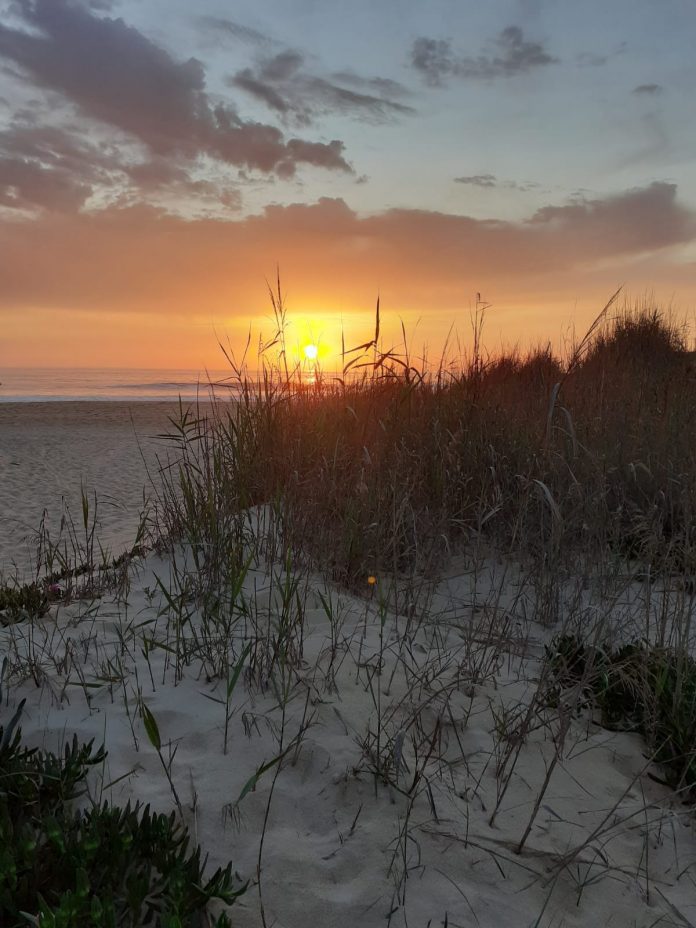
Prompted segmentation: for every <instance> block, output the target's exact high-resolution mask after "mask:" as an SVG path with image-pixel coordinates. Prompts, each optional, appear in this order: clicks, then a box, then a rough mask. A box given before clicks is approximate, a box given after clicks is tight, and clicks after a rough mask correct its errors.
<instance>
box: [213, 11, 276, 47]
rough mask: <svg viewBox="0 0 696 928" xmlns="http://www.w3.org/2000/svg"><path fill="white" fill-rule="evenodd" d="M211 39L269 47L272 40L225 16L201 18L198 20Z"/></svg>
mask: <svg viewBox="0 0 696 928" xmlns="http://www.w3.org/2000/svg"><path fill="white" fill-rule="evenodd" d="M196 22H197V23H198V25H199V26H200V27H201V29H203V31H204V32H205V33H206V35H207V36H208V37H210V38H216V39H218V40H219V39H221V38H233V39H237V40H238V41H240V42H245V43H247V44H249V45H269V44H271V43H272V40H271V39H270V38H269V37H268V36H266V35H264V34H263V33H262V32H259V31H258V30H256V29H251V28H250V27H249V26H243V25H242V24H241V23H237V22H235V21H234V20H231V19H227V18H226V17H223V16H199V17H198V18H197V20H196Z"/></svg>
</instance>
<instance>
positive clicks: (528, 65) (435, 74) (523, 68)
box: [411, 26, 558, 86]
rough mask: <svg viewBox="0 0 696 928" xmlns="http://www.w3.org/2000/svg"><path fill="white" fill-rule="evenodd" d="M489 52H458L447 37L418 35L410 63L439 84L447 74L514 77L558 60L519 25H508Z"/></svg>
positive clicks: (427, 79) (468, 77) (466, 77)
mask: <svg viewBox="0 0 696 928" xmlns="http://www.w3.org/2000/svg"><path fill="white" fill-rule="evenodd" d="M492 45H493V48H492V51H491V53H490V54H482V55H479V56H478V57H476V58H471V57H468V56H465V55H464V56H463V55H459V54H458V53H456V52H455V51H454V50H453V48H452V43H451V42H450V41H449V40H448V39H430V38H427V37H424V36H422V37H420V38H418V39H416V40H415V42H414V43H413V47H412V49H411V64H412V66H413V67H414V68H415V69H416V70H417V71H419V72H420V74H421V76H422V77H423V79H424V80H425V82H426V83H428V84H430V85H431V86H439V85H441V84H443V83H444V82H445V80H447V79H448V78H454V77H456V78H460V79H462V80H492V79H494V78H498V77H517V76H519V75H521V74H527V73H529V72H530V71H533V70H535V69H536V68H541V67H544V66H546V65H549V64H554V63H556V62H557V61H558V59H557V58H554V57H553V56H552V55H550V54H549V53H548V52H547V51H546V49H545V48H544V46H543V45H542V43H541V42H530V41H529V40H527V39H525V37H524V33H523V31H522V29H520V27H519V26H507V28H505V29H503V30H502V31H501V32H500V34H499V35H498V36H497V38H496V39H495V41H494V42H493V43H492Z"/></svg>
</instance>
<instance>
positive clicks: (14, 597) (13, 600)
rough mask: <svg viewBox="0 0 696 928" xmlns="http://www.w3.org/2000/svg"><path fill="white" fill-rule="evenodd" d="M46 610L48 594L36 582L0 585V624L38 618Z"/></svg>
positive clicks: (44, 613)
mask: <svg viewBox="0 0 696 928" xmlns="http://www.w3.org/2000/svg"><path fill="white" fill-rule="evenodd" d="M47 612H48V596H47V595H46V591H45V590H44V589H43V588H42V587H41V586H39V585H38V583H29V584H25V585H24V586H9V585H7V584H6V585H4V586H0V625H10V624H11V623H12V622H21V621H22V620H24V619H39V618H41V616H42V615H46V613H47Z"/></svg>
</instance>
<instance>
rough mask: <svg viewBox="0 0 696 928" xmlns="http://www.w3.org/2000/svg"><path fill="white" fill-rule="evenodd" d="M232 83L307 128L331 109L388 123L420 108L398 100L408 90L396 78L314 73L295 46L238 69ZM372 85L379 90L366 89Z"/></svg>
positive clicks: (367, 120) (361, 118) (373, 121)
mask: <svg viewBox="0 0 696 928" xmlns="http://www.w3.org/2000/svg"><path fill="white" fill-rule="evenodd" d="M229 84H230V85H231V86H233V87H237V88H239V89H241V90H244V91H246V92H247V93H248V94H250V95H251V96H253V97H254V98H255V99H257V100H259V101H261V102H262V103H264V104H265V105H266V106H268V107H269V108H270V109H272V110H274V111H275V112H276V113H278V114H279V115H280V116H281V117H282V118H283V119H285V120H286V121H288V122H294V123H296V124H299V125H303V126H307V125H309V124H310V123H311V122H312V121H313V120H314V119H316V118H317V117H318V116H320V115H322V114H325V113H343V114H345V115H349V116H353V117H355V118H356V119H360V120H362V121H364V122H371V123H382V122H386V121H389V120H392V119H394V118H395V117H398V116H404V115H409V114H411V113H413V112H414V110H413V108H412V107H410V106H407V105H405V104H404V103H400V102H398V101H397V100H395V99H392V97H393V96H403V95H404V88H403V87H402V85H400V84H398V83H397V82H396V81H389V80H386V79H380V78H360V77H359V76H357V75H353V74H348V75H346V74H345V73H344V74H335V75H333V76H332V79H331V80H329V79H327V78H325V77H320V76H317V75H315V74H311V73H309V72H308V71H307V69H306V68H305V59H304V56H303V55H302V54H301V53H300V52H298V51H295V50H292V49H290V50H286V51H283V52H280V53H279V54H277V55H273V56H270V57H266V58H263V59H261V60H260V61H259V62H258V64H257V65H256V66H255V67H254V68H244V69H243V70H241V71H238V72H237V73H236V74H235V75H233V76H232V77H231V78H230V79H229ZM346 84H348V85H352V87H351V86H346ZM355 87H360V88H361V89H360V90H357V89H353V88H355ZM367 89H370V90H372V91H374V92H372V93H366V92H365V91H366V90H367Z"/></svg>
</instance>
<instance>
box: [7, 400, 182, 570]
mask: <svg viewBox="0 0 696 928" xmlns="http://www.w3.org/2000/svg"><path fill="white" fill-rule="evenodd" d="M175 413H176V406H175V405H173V404H171V403H147V402H140V403H130V404H127V403H115V402H52V403H0V573H3V572H4V573H5V574H7V573H13V572H14V566H13V565H17V567H18V568H19V571H20V573H21V574H23V575H25V574H26V572H27V571H30V570H31V565H32V563H33V561H34V558H35V551H36V540H35V535H36V532H37V530H38V529H39V526H40V524H41V519H42V516H43V513H44V511H45V512H46V514H47V518H46V525H47V527H48V529H49V531H50V533H51V535H52V537H53V538H54V539H55V538H57V536H58V532H59V528H60V522H61V517H62V515H63V513H64V512H65V506H64V504H65V505H67V507H68V509H69V511H70V513H71V514H72V516H73V519H74V520H76V522H77V523H78V524H80V522H81V518H82V510H81V501H80V494H81V487H84V489H85V491H86V492H87V494H88V496H89V497H90V501H91V502H92V501H93V494H94V493H95V492H96V493H97V496H98V521H99V526H98V536H99V538H100V540H101V541H102V543H103V544H104V545H107V546H109V547H112V548H113V549H114V551H116V552H117V553H120V551H121V550H122V549H124V548H125V547H127V546H129V545H132V543H133V539H134V537H135V533H136V530H137V526H138V521H139V514H140V512H141V511H142V510H143V493H144V492H145V493H146V494H149V493H151V491H152V485H151V480H150V478H149V476H148V468H149V470H150V474H151V476H152V477H154V478H155V479H156V477H157V470H158V465H157V456H158V455H160V456H162V455H166V453H167V446H166V444H165V443H163V442H161V441H157V440H156V439H154V438H153V436H156V435H158V434H160V433H162V432H164V431H166V430H167V428H168V416H169V415H173V414H175Z"/></svg>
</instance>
